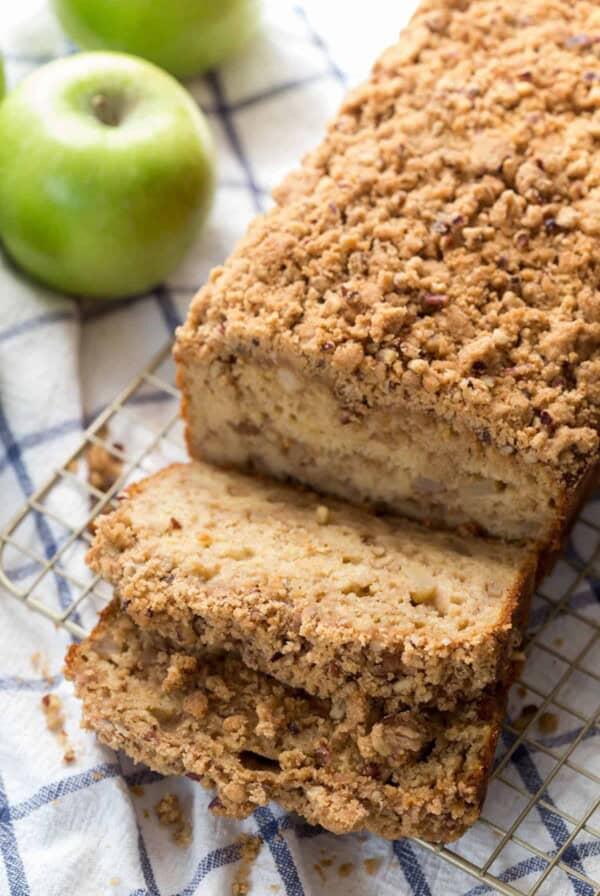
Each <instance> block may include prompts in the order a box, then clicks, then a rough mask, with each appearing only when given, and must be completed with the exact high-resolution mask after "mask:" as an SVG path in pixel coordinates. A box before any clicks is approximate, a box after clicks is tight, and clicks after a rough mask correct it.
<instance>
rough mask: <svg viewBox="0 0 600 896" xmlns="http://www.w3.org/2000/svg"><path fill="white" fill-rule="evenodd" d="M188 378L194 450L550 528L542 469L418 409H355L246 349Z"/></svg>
mask: <svg viewBox="0 0 600 896" xmlns="http://www.w3.org/2000/svg"><path fill="white" fill-rule="evenodd" d="M186 376H187V379H188V381H187V383H186V384H185V393H186V394H187V396H188V397H189V398H188V401H189V408H188V414H189V416H190V419H191V423H192V425H191V427H190V448H191V450H192V452H193V454H194V456H196V457H204V458H206V459H208V460H211V461H213V462H216V463H219V464H226V465H228V464H233V465H235V466H239V467H244V468H250V469H257V470H262V471H264V472H267V473H270V474H272V475H275V476H278V477H280V478H284V477H289V476H291V477H293V478H295V479H297V480H299V481H301V482H304V483H307V484H309V485H311V486H312V487H314V488H317V489H319V490H320V491H324V492H328V493H331V494H337V495H339V496H341V497H343V498H346V499H348V500H351V501H360V502H367V503H370V504H373V503H375V504H377V503H378V502H385V503H386V505H388V506H391V508H392V509H393V510H394V511H395V512H398V513H400V514H403V515H406V516H408V517H411V518H413V519H425V520H428V521H431V522H434V523H436V524H438V525H442V526H448V527H457V526H459V525H462V524H475V525H476V526H478V527H480V528H481V529H482V530H483V531H484V532H487V533H489V534H491V535H496V536H500V537H503V538H509V539H515V540H521V539H538V538H544V537H546V536H547V534H548V533H549V530H550V527H551V525H552V522H553V520H555V518H556V510H555V509H554V508H553V505H554V503H555V501H556V497H555V496H554V497H553V491H556V489H554V490H553V489H552V486H551V483H550V481H549V478H548V479H541V478H540V473H539V468H535V469H534V467H533V466H532V465H529V464H527V462H526V460H525V459H520V458H519V459H518V458H516V457H515V456H514V455H508V454H503V453H501V451H500V450H498V449H497V448H495V447H494V446H493V445H489V444H485V443H484V442H483V441H482V440H481V439H479V438H477V436H475V435H474V434H472V433H467V432H461V433H459V432H456V431H454V430H453V429H452V428H451V427H450V426H449V425H447V424H445V423H441V422H438V421H435V420H434V419H432V418H431V417H429V416H427V415H425V414H423V413H420V412H417V413H415V412H413V411H411V410H410V409H409V408H404V409H402V411H399V410H396V411H394V413H390V412H387V411H382V410H373V409H366V408H363V409H362V411H364V413H361V414H360V416H359V415H356V414H353V413H352V411H351V410H348V409H347V408H344V407H343V406H342V405H341V404H340V402H339V401H338V400H337V398H336V397H335V396H334V395H333V393H332V392H331V390H330V389H329V388H328V387H327V386H326V385H324V384H322V383H318V382H316V381H315V380H314V379H311V380H310V381H309V380H308V379H305V378H303V377H302V376H301V375H300V374H298V373H297V372H295V371H292V370H291V369H289V368H286V367H274V366H262V365H260V364H258V363H255V362H251V361H245V360H242V359H236V360H235V362H234V363H231V364H226V363H222V362H220V361H214V362H213V363H212V364H211V365H209V366H205V365H202V366H201V365H197V366H196V367H195V368H194V370H193V372H192V371H190V370H189V369H188V370H187V372H186Z"/></svg>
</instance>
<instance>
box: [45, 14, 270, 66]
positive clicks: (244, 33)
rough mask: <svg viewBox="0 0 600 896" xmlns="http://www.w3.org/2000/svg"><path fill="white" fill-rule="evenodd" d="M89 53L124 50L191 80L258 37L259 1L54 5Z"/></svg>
mask: <svg viewBox="0 0 600 896" xmlns="http://www.w3.org/2000/svg"><path fill="white" fill-rule="evenodd" d="M53 2H54V8H55V10H56V13H57V15H58V18H59V20H60V22H61V23H62V26H63V28H64V29H65V31H66V32H67V34H68V35H69V36H70V37H71V38H72V39H73V40H74V41H75V43H76V44H78V46H80V47H83V48H84V49H86V50H98V49H106V50H120V51H122V52H124V53H134V54H135V55H136V56H142V57H144V59H149V60H150V61H151V62H154V63H156V64H157V65H160V66H162V68H165V69H167V71H170V72H171V73H172V74H174V75H176V76H177V77H178V78H188V77H191V76H192V75H196V74H199V73H200V72H203V71H206V70H207V69H209V68H213V67H214V66H216V65H218V64H219V63H220V62H221V61H222V60H223V59H225V57H227V56H229V55H231V54H232V53H235V52H237V51H238V50H239V49H241V47H243V45H244V44H245V43H246V41H247V40H248V39H249V38H250V37H251V36H252V35H253V34H254V32H255V30H256V28H257V25H258V19H259V6H260V3H259V0H53Z"/></svg>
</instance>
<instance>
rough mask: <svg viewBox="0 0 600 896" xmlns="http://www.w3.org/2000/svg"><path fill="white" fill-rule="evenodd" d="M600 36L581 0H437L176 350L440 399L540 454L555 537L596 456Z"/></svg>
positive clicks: (456, 418) (373, 404)
mask: <svg viewBox="0 0 600 896" xmlns="http://www.w3.org/2000/svg"><path fill="white" fill-rule="evenodd" d="M598 34H600V11H599V9H598V6H597V4H595V3H592V2H588V0H577V2H568V0H522V2H517V0H514V2H510V3H508V4H506V3H505V4H503V5H502V6H499V5H496V4H493V3H490V2H488V0H472V2H469V3H462V2H461V3H449V2H443V0H439V2H428V3H426V4H423V5H422V6H421V8H420V9H419V11H418V12H417V14H416V15H415V17H414V19H413V21H412V22H411V24H410V26H409V27H408V28H407V29H406V31H405V32H404V33H403V35H402V36H401V38H400V41H399V42H398V43H397V44H396V45H395V46H394V47H392V48H390V49H389V50H388V51H387V52H386V53H384V54H383V56H382V57H381V59H380V60H379V61H378V62H377V63H376V65H375V67H374V70H373V74H372V76H371V79H370V80H369V81H368V82H367V83H366V84H364V85H362V86H361V87H359V88H357V89H355V90H354V91H352V92H351V93H350V94H349V96H348V97H347V98H346V100H345V102H344V104H343V105H342V108H341V110H340V112H339V114H338V116H337V118H336V119H335V120H334V121H333V122H332V124H331V126H330V128H329V130H328V133H327V136H326V137H325V139H324V141H323V143H322V144H321V145H320V146H319V147H318V148H317V149H315V150H314V151H313V152H312V153H310V154H309V155H308V156H307V158H306V159H305V161H304V165H303V168H302V169H301V170H300V171H299V172H295V173H294V174H293V175H291V176H290V177H289V178H288V179H286V180H285V181H284V183H283V185H282V186H281V187H280V188H279V189H278V190H277V191H276V200H277V203H278V204H277V205H276V206H275V208H274V209H273V210H272V211H270V212H269V213H268V214H267V215H264V216H260V217H259V218H257V219H256V220H255V221H254V222H253V224H252V225H251V226H250V228H249V230H248V233H247V235H246V236H245V237H244V238H243V239H242V241H241V242H240V244H239V245H238V247H237V248H236V250H235V251H234V252H233V254H232V255H231V256H230V258H229V259H228V260H227V262H226V263H225V265H224V267H222V268H217V269H215V271H213V273H212V275H211V278H210V280H209V282H208V284H207V285H206V286H205V287H204V288H203V289H202V290H201V291H200V293H199V294H198V296H197V297H196V299H195V300H194V302H193V304H192V307H191V309H190V314H189V317H188V320H187V322H186V324H185V325H184V326H183V327H182V328H181V329H180V330H179V333H178V340H177V346H176V350H175V357H176V359H177V360H178V362H179V364H180V365H181V366H182V367H183V366H186V367H189V366H190V365H193V364H194V363H198V364H210V363H211V362H212V361H214V360H215V359H220V360H225V359H227V358H228V357H243V358H245V359H250V360H255V361H256V363H258V364H261V363H265V362H267V363H273V362H275V363H278V364H286V365H288V366H291V368H292V369H295V370H297V371H299V372H300V373H302V374H303V375H306V376H310V377H313V378H318V379H319V380H320V381H321V382H324V383H326V384H327V385H328V386H329V387H330V388H331V390H332V391H333V392H334V393H335V395H336V396H337V399H338V401H339V402H340V404H342V405H343V406H344V407H346V408H349V409H353V408H360V409H361V410H362V412H363V413H364V412H365V406H366V407H367V409H370V408H382V407H383V408H387V409H390V410H394V409H395V410H397V411H398V409H400V408H402V407H405V406H414V407H419V408H421V409H422V410H424V411H428V412H431V413H433V414H434V415H435V416H436V417H437V418H438V419H440V420H444V421H447V422H449V423H450V424H451V425H452V426H455V427H456V429H457V431H462V430H463V429H468V430H470V431H471V432H472V433H475V434H476V435H477V436H478V437H481V438H482V439H484V438H485V440H490V442H491V443H492V444H493V445H494V446H496V447H499V448H501V449H502V450H503V451H506V452H514V453H515V454H516V455H518V457H519V459H521V460H522V459H526V460H527V462H528V463H531V464H532V465H533V468H535V465H539V469H540V471H541V472H543V475H544V476H545V477H549V478H550V479H552V480H553V482H554V485H553V486H552V489H551V491H550V494H551V496H552V498H553V500H555V501H556V502H557V503H558V504H559V505H560V506H558V507H557V513H556V526H555V531H556V532H557V533H559V535H558V537H560V534H561V533H562V531H563V530H562V528H561V526H562V525H563V523H564V518H565V515H566V512H567V508H568V506H569V505H570V504H571V503H572V502H573V501H575V500H577V494H578V492H580V491H581V489H580V483H581V481H582V479H583V478H584V477H585V476H586V474H587V472H588V471H589V469H590V468H591V467H593V466H594V465H596V464H597V461H598V426H599V419H600V417H599V414H600V410H599V409H600V351H599V349H600V303H599V302H598V294H599V289H600V280H599V277H600V274H599V271H600V265H599V264H598V261H599V237H600V193H599V188H598V186H597V183H598V178H599V176H600V156H599V154H598V153H597V152H596V142H597V139H598V136H599V135H600V87H599V86H598V80H597V76H596V74H595V68H596V67H597V54H598V41H597V35H598ZM179 382H180V384H182V385H183V377H182V374H181V370H180V374H179ZM188 411H189V402H185V401H184V406H183V413H184V416H186V415H187V414H188ZM188 424H189V425H191V427H192V429H193V428H194V427H195V425H196V424H195V421H194V420H193V419H192V420H191V421H189V420H188ZM188 443H189V444H190V443H191V444H190V446H191V448H192V450H194V452H196V451H197V446H196V445H195V444H193V439H191V438H190V434H189V433H188ZM545 489H546V491H547V487H546V486H545Z"/></svg>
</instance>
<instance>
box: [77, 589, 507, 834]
mask: <svg viewBox="0 0 600 896" xmlns="http://www.w3.org/2000/svg"><path fill="white" fill-rule="evenodd" d="M65 674H66V675H67V677H68V678H69V679H70V680H72V681H73V682H74V684H75V688H76V692H77V694H78V696H79V697H80V698H81V699H82V701H83V712H84V724H85V726H86V727H89V728H92V729H93V730H94V731H95V732H96V733H97V735H98V737H99V738H100V739H101V740H102V741H103V742H104V743H106V744H108V745H109V746H112V747H114V748H116V749H124V750H125V751H126V752H128V753H129V755H131V756H132V757H133V758H134V759H136V760H138V761H143V762H145V763H146V764H148V765H149V766H150V767H151V768H154V769H156V770H157V771H159V772H161V773H164V774H187V775H188V776H189V777H192V778H194V779H196V780H199V781H201V782H202V783H203V784H205V786H215V787H216V788H217V793H218V799H217V800H216V801H214V803H213V808H214V809H215V810H216V811H217V812H218V813H220V814H227V815H230V816H233V817H238V818H239V817H245V816H246V815H248V814H249V813H250V812H252V811H253V809H254V808H255V807H256V806H257V805H263V804H265V803H266V802H268V801H269V800H270V799H276V800H278V801H280V802H281V803H282V805H283V806H284V807H286V808H288V809H292V810H295V811H298V812H300V813H301V814H302V815H304V816H305V817H306V818H307V819H308V820H309V821H310V822H312V823H315V824H322V825H323V826H324V827H326V828H328V829H329V830H332V831H334V832H336V833H346V832H349V831H353V830H361V829H367V830H371V831H373V832H374V833H377V834H380V835H382V836H384V837H388V838H396V837H399V836H419V837H423V838H424V839H427V840H433V841H444V842H448V841H450V840H454V839H456V838H457V837H458V836H460V835H461V834H462V833H464V831H465V830H466V828H467V827H468V826H469V825H470V824H472V823H473V822H474V821H475V820H476V818H477V816H478V814H479V810H480V804H481V800H482V798H483V794H484V792H485V786H486V781H487V777H488V774H489V771H490V767H491V762H492V757H493V754H494V748H495V743H496V739H497V736H498V732H499V729H500V725H501V720H502V713H503V704H504V698H505V693H504V690H502V689H501V690H500V691H498V692H496V693H495V694H490V695H487V696H485V697H483V698H481V699H480V700H479V701H477V702H475V703H473V704H465V705H464V706H463V707H461V708H460V709H458V710H456V712H454V713H440V712H438V711H434V710H429V711H411V712H408V711H406V710H405V709H404V708H403V707H402V706H401V705H400V704H399V702H398V701H397V700H395V699H393V698H392V699H388V700H386V701H380V702H378V703H376V704H372V703H371V704H370V703H369V702H368V701H366V700H365V698H364V697H361V696H360V695H359V694H358V693H357V692H355V693H354V694H353V695H348V696H347V697H346V698H345V699H342V698H335V699H334V700H331V701H324V700H318V699H316V698H314V697H309V696H308V695H306V694H304V693H302V692H300V691H295V690H292V689H290V688H287V687H285V686H283V685H281V684H280V683H278V682H276V681H275V680H274V679H272V678H269V677H268V676H265V675H262V674H261V673H257V672H253V671H251V670H249V669H248V668H246V667H244V666H243V664H242V663H241V662H240V660H239V659H237V658H235V657H233V656H227V655H223V654H214V653H213V654H204V655H199V656H195V657H191V656H189V655H184V654H182V653H180V652H173V651H172V650H171V648H170V647H169V645H168V644H166V643H165V642H164V641H163V640H161V639H160V638H157V636H156V635H152V634H149V633H147V632H146V633H144V632H142V631H141V630H139V629H137V628H136V627H135V626H134V625H133V623H132V622H131V620H130V619H129V618H128V617H127V615H126V614H125V613H123V612H122V611H121V610H120V609H119V608H118V606H117V604H116V603H113V605H111V607H109V608H108V609H107V610H106V611H105V612H104V613H103V614H102V618H101V620H100V622H99V623H98V625H97V627H96V629H95V630H94V633H93V634H92V635H91V636H90V638H88V639H87V640H86V641H84V642H83V643H82V644H81V645H73V646H72V647H71V648H70V649H69V651H68V654H67V660H66V664H65ZM125 685H126V686H125Z"/></svg>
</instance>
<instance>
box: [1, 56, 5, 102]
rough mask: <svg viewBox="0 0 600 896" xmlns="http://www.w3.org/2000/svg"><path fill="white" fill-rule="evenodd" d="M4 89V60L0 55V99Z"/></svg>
mask: <svg viewBox="0 0 600 896" xmlns="http://www.w3.org/2000/svg"><path fill="white" fill-rule="evenodd" d="M5 89H6V81H5V80H4V62H3V60H2V56H0V100H1V99H2V97H3V96H4V91H5Z"/></svg>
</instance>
